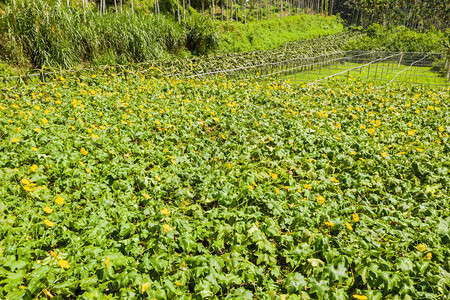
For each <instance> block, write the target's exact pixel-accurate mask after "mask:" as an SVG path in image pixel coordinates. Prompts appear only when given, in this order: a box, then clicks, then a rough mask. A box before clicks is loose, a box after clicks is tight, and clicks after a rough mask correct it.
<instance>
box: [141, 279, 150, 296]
mask: <svg viewBox="0 0 450 300" xmlns="http://www.w3.org/2000/svg"><path fill="white" fill-rule="evenodd" d="M149 286H150V282H146V283H144V284H143V285H142V288H141V294H143V293H145V291H146V290H147V289H148V287H149Z"/></svg>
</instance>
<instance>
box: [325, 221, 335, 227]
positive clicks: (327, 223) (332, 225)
mask: <svg viewBox="0 0 450 300" xmlns="http://www.w3.org/2000/svg"><path fill="white" fill-rule="evenodd" d="M324 224H325V225H326V226H329V227H334V223H331V222H327V221H325V222H324Z"/></svg>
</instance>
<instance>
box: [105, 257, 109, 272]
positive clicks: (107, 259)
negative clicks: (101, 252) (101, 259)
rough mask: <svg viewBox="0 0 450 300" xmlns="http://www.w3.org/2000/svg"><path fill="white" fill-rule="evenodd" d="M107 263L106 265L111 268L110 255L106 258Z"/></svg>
mask: <svg viewBox="0 0 450 300" xmlns="http://www.w3.org/2000/svg"><path fill="white" fill-rule="evenodd" d="M105 264H106V267H107V268H108V269H109V267H110V263H109V256H108V257H107V258H106V261H105Z"/></svg>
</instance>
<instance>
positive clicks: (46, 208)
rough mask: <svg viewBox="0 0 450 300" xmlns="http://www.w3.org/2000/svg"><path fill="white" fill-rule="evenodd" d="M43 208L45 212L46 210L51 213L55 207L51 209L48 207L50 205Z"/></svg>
mask: <svg viewBox="0 0 450 300" xmlns="http://www.w3.org/2000/svg"><path fill="white" fill-rule="evenodd" d="M43 209H44V212H46V213H47V214H51V213H52V211H53V209H51V208H50V207H48V206H46V207H44V208H43Z"/></svg>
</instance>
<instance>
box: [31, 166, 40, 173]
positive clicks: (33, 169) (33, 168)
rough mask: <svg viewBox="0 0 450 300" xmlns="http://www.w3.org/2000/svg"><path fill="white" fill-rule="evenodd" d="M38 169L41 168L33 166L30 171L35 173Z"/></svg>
mask: <svg viewBox="0 0 450 300" xmlns="http://www.w3.org/2000/svg"><path fill="white" fill-rule="evenodd" d="M38 168H39V167H38V166H37V165H32V166H31V167H30V170H31V171H33V172H36V170H37V169H38Z"/></svg>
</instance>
